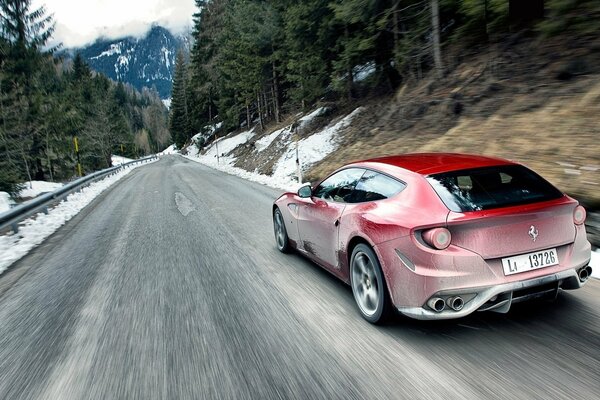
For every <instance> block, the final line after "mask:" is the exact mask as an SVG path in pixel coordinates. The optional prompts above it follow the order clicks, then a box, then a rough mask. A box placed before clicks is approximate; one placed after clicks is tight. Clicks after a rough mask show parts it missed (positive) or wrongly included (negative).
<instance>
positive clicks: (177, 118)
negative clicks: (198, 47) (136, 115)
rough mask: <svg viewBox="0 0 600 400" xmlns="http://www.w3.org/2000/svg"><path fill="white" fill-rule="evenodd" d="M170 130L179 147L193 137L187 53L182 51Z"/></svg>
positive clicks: (179, 55)
mask: <svg viewBox="0 0 600 400" xmlns="http://www.w3.org/2000/svg"><path fill="white" fill-rule="evenodd" d="M169 131H170V132H171V137H172V138H173V140H174V141H175V144H176V145H177V147H179V148H181V147H183V145H184V144H185V143H186V142H187V141H188V140H189V139H190V137H191V135H190V134H191V128H190V120H189V115H188V105H187V67H186V62H185V55H184V54H183V52H182V51H180V52H179V53H177V60H176V63H175V77H174V78H173V90H172V100H171V111H170V117H169Z"/></svg>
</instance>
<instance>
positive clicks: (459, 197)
mask: <svg viewBox="0 0 600 400" xmlns="http://www.w3.org/2000/svg"><path fill="white" fill-rule="evenodd" d="M427 180H428V181H429V183H430V184H431V186H432V187H433V189H434V190H435V191H436V193H437V194H438V196H440V198H441V199H442V201H443V202H444V204H446V207H448V208H449V209H450V210H452V211H455V212H466V211H479V210H489V209H493V208H502V207H509V206H514V205H519V204H529V203H536V202H540V201H546V200H553V199H558V198H560V197H562V196H563V194H562V193H561V192H560V191H559V190H558V189H556V188H555V187H554V186H552V185H551V184H550V183H548V182H547V181H546V180H545V179H544V178H542V177H540V176H539V175H538V174H536V173H535V172H533V171H531V170H529V169H527V168H525V167H523V166H522V165H502V166H497V167H485V168H476V169H468V170H459V171H452V172H445V173H442V174H434V175H430V176H428V177H427Z"/></svg>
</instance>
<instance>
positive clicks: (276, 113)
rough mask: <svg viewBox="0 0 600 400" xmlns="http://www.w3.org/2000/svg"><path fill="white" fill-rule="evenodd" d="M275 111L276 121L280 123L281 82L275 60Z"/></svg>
mask: <svg viewBox="0 0 600 400" xmlns="http://www.w3.org/2000/svg"><path fill="white" fill-rule="evenodd" d="M273 111H274V112H275V122H277V123H280V122H281V119H280V105H279V83H278V78H277V70H276V69H275V61H273Z"/></svg>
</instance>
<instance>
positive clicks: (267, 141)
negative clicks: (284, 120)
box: [254, 107, 328, 153]
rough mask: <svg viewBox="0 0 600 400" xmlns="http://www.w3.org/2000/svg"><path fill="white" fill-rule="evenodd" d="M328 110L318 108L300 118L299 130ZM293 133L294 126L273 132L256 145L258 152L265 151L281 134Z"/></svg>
mask: <svg viewBox="0 0 600 400" xmlns="http://www.w3.org/2000/svg"><path fill="white" fill-rule="evenodd" d="M327 110H328V108H327V107H320V108H317V109H316V110H315V111H313V112H311V113H310V114H307V115H305V116H304V117H302V118H300V119H299V120H298V129H302V128H303V127H304V126H306V125H308V124H309V123H310V122H311V121H312V120H314V119H315V118H316V117H319V116H321V115H323V114H324V113H325V112H327ZM291 132H292V125H288V126H286V127H284V128H281V129H278V130H276V131H274V132H272V133H271V134H269V135H267V136H265V137H262V138H260V139H259V140H257V141H256V143H255V144H254V145H255V147H256V150H257V151H258V152H259V153H260V152H261V151H263V150H264V149H266V148H267V147H269V146H270V145H271V143H273V141H274V140H275V139H277V138H278V137H279V136H281V134H284V135H289V134H291Z"/></svg>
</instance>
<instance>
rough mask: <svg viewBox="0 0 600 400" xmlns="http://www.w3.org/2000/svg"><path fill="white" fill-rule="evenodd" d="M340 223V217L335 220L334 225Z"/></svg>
mask: <svg viewBox="0 0 600 400" xmlns="http://www.w3.org/2000/svg"><path fill="white" fill-rule="evenodd" d="M339 224H340V219H339V218H338V219H336V220H335V222H334V223H333V225H334V226H338V225H339Z"/></svg>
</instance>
